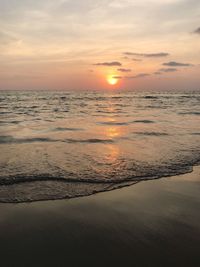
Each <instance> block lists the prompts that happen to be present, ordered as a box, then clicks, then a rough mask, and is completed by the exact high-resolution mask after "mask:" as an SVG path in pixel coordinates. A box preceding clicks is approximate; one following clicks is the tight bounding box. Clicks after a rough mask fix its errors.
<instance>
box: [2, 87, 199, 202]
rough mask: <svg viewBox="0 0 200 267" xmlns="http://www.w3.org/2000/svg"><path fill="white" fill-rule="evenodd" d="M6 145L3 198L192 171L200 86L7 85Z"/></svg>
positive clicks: (72, 193)
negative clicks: (66, 88)
mask: <svg viewBox="0 0 200 267" xmlns="http://www.w3.org/2000/svg"><path fill="white" fill-rule="evenodd" d="M0 151H1V153H0V202H26V201H37V200H50V199H61V198H72V197H77V196H85V195H90V194H93V193H97V192H100V191H106V190H113V189H116V188H120V187H123V186H127V185H131V184H134V183H138V182H140V181H143V180H148V179H157V178H162V177H167V176H171V175H178V174H182V173H186V172H190V171H192V167H193V166H194V165H197V164H199V163H200V93H188V94H186V93H179V94H172V93H154V94H152V93H135V92H124V93H123V92H121V93H119V92H116V93H115V92H107V93H105V92H103V93H100V92H82V93H80V92H23V91H21V92H20V91H17V92H1V93H0Z"/></svg>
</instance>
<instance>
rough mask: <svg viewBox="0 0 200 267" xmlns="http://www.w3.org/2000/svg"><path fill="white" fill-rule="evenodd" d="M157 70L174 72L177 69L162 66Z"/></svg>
mask: <svg viewBox="0 0 200 267" xmlns="http://www.w3.org/2000/svg"><path fill="white" fill-rule="evenodd" d="M159 71H162V72H175V71H178V70H177V69H175V68H166V69H164V68H162V69H159Z"/></svg>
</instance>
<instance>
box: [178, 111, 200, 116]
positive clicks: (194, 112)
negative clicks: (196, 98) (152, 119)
mask: <svg viewBox="0 0 200 267" xmlns="http://www.w3.org/2000/svg"><path fill="white" fill-rule="evenodd" d="M178 114H180V115H197V116H199V115H200V112H198V111H191V112H179V113H178Z"/></svg>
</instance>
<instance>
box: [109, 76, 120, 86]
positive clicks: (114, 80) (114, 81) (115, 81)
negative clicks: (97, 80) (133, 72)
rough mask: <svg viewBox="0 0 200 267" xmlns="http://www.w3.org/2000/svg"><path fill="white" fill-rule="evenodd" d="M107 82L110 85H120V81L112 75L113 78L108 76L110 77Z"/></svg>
mask: <svg viewBox="0 0 200 267" xmlns="http://www.w3.org/2000/svg"><path fill="white" fill-rule="evenodd" d="M107 82H108V83H109V84H110V85H115V84H117V83H118V79H117V78H115V77H114V76H112V75H111V76H108V77H107Z"/></svg>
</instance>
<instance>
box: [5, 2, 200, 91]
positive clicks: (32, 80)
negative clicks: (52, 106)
mask: <svg viewBox="0 0 200 267" xmlns="http://www.w3.org/2000/svg"><path fill="white" fill-rule="evenodd" d="M0 89H3V90H6V89H11V90H14V89H23V90H26V89H27V90H31V89H37V90H40V89H41V90H45V89H47V90H53V89H56V90H88V89H97V90H101V89H128V90H153V89H159V90H182V89H183V90H196V89H200V1H199V0H42V1H41V0H0Z"/></svg>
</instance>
